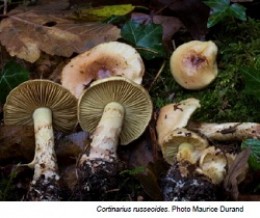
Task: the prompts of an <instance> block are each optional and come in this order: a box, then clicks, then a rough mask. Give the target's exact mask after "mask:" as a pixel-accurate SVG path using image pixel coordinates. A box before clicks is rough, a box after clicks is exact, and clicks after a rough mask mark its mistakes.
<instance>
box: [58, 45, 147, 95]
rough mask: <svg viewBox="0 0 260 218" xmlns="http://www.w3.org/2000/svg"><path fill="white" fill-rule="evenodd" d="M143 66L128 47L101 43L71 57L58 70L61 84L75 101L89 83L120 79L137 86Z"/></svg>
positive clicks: (140, 60) (136, 55)
mask: <svg viewBox="0 0 260 218" xmlns="http://www.w3.org/2000/svg"><path fill="white" fill-rule="evenodd" d="M144 71H145V67H144V63H143V60H142V58H141V56H140V55H139V53H138V52H137V51H136V49H135V48H133V47H132V46H130V45H128V44H125V43H122V42H116V41H115V42H105V43H101V44H99V45H97V46H95V47H94V48H92V49H90V50H88V51H86V52H85V53H83V54H80V55H78V56H77V57H75V58H73V59H72V60H71V61H70V62H69V63H68V64H67V65H66V66H65V67H64V68H63V70H62V73H61V83H62V85H63V86H64V87H66V88H67V89H69V90H70V91H71V93H72V94H73V95H74V96H76V97H77V98H78V97H79V96H80V94H81V93H82V91H83V90H84V89H85V88H86V87H87V86H89V84H90V83H91V82H92V81H93V80H97V79H104V78H106V77H110V76H122V77H125V78H128V79H130V80H132V81H134V82H136V83H138V84H141V82H142V77H143V74H144Z"/></svg>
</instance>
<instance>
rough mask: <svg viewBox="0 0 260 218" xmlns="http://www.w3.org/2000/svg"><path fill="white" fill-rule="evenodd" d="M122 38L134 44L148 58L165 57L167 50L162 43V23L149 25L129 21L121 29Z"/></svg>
mask: <svg viewBox="0 0 260 218" xmlns="http://www.w3.org/2000/svg"><path fill="white" fill-rule="evenodd" d="M121 36H122V38H123V39H124V40H125V41H127V42H128V43H130V44H131V45H133V46H134V47H135V48H136V49H137V50H138V51H139V52H140V54H141V55H142V56H143V57H144V58H145V59H147V60H151V59H153V58H156V57H164V55H165V50H164V47H163V43H162V36H163V28H162V26H161V25H157V24H153V23H149V24H147V25H144V24H139V23H136V22H133V21H128V22H127V23H125V24H124V26H123V27H122V30H121Z"/></svg>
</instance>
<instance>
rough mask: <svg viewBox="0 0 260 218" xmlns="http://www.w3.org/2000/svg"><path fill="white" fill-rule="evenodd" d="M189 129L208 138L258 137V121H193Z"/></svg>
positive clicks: (226, 139) (220, 139) (224, 139)
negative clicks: (218, 122)
mask: <svg viewBox="0 0 260 218" xmlns="http://www.w3.org/2000/svg"><path fill="white" fill-rule="evenodd" d="M187 128H188V129H189V130H192V131H195V132H198V133H200V134H202V135H204V136H205V137H207V138H208V139H210V140H218V141H228V140H244V139H246V138H256V139H260V124H259V123H253V122H248V123H238V122H232V123H222V124H217V123H194V122H191V123H189V124H188V127H187Z"/></svg>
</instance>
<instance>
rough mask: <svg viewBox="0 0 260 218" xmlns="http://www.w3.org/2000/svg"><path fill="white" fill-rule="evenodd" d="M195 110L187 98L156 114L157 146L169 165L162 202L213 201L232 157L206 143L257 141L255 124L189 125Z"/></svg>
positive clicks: (192, 102) (198, 105)
mask: <svg viewBox="0 0 260 218" xmlns="http://www.w3.org/2000/svg"><path fill="white" fill-rule="evenodd" d="M199 107H200V104H199V101H198V100H197V99H194V98H189V99H186V100H183V101H181V102H179V103H174V104H169V105H166V106H164V107H162V108H161V110H160V114H159V117H158V120H157V126H156V129H157V135H158V142H159V145H160V148H161V151H162V154H163V157H164V159H165V161H166V162H167V163H169V164H170V165H171V167H170V169H169V171H168V174H167V176H166V178H165V180H164V198H165V200H169V198H171V200H173V199H174V200H217V195H216V192H213V190H215V191H216V190H217V189H218V187H219V186H220V184H222V183H223V181H224V179H225V176H226V175H227V173H228V171H227V170H228V167H229V166H230V165H231V164H232V163H233V162H234V160H235V155H232V154H231V153H228V152H224V149H220V148H216V147H215V146H214V145H211V143H209V142H212V141H219V140H222V141H228V140H242V139H245V138H250V137H259V124H257V123H243V124H242V123H224V124H209V123H201V124H198V123H194V122H189V120H190V117H191V116H192V114H193V113H194V112H195V110H196V109H197V108H199ZM245 170H246V167H245ZM243 174H245V173H243ZM188 186H194V187H193V188H192V187H190V189H188ZM193 189H194V190H193ZM190 190H193V191H192V195H190V194H191V192H190ZM196 190H197V191H196ZM209 190H211V191H209Z"/></svg>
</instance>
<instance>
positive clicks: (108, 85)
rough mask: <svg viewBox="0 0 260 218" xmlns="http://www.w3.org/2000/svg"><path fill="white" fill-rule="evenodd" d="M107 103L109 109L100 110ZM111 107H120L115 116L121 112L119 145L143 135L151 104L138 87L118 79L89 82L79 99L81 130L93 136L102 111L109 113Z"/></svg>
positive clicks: (144, 91)
mask: <svg viewBox="0 0 260 218" xmlns="http://www.w3.org/2000/svg"><path fill="white" fill-rule="evenodd" d="M110 103H111V107H109V108H107V110H104V108H105V107H106V106H107V105H109V104H110ZM114 105H121V106H120V108H119V109H118V110H119V111H120V112H119V113H121V111H123V113H124V114H123V115H122V116H121V115H120V116H121V117H123V124H122V130H121V133H120V136H119V137H120V144H121V145H126V144H128V143H130V142H131V141H133V140H135V139H137V138H138V137H139V136H140V135H141V134H142V133H143V132H144V130H145V128H146V127H147V125H148V123H149V121H150V119H151V115H152V110H153V105H152V101H151V99H150V96H149V94H148V92H147V91H146V90H145V89H144V88H143V87H142V86H141V85H139V84H137V83H135V82H132V81H130V80H128V79H126V78H122V77H110V78H106V79H102V80H99V81H96V82H95V83H92V85H91V86H90V87H89V88H88V89H87V90H86V91H85V92H84V93H83V94H82V95H81V97H80V99H79V103H78V120H79V123H80V125H81V127H82V129H84V130H85V131H88V132H90V133H93V132H94V131H95V129H96V128H97V126H98V124H99V121H100V119H101V117H102V115H103V112H106V113H110V112H109V111H112V109H111V108H113V107H114ZM112 112H113V111H112ZM112 112H111V113H112ZM108 116H109V114H108ZM120 119H121V118H120ZM120 128H121V127H120Z"/></svg>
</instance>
